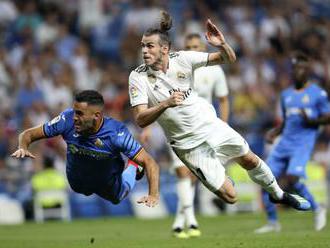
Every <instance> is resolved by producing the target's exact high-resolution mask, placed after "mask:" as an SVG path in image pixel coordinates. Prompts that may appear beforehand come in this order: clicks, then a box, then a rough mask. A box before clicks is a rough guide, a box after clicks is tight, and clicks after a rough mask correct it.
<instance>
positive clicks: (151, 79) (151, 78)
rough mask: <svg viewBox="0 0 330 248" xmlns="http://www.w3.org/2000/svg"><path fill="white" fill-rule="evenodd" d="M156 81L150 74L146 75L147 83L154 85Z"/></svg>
mask: <svg viewBox="0 0 330 248" xmlns="http://www.w3.org/2000/svg"><path fill="white" fill-rule="evenodd" d="M156 80H157V78H156V76H155V75H154V74H150V73H149V74H148V81H149V82H150V83H152V84H154V83H156Z"/></svg>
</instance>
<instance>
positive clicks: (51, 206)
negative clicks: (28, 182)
mask: <svg viewBox="0 0 330 248" xmlns="http://www.w3.org/2000/svg"><path fill="white" fill-rule="evenodd" d="M33 209H34V218H35V221H36V222H44V221H45V220H46V219H61V220H66V221H68V220H70V205H69V201H68V195H67V192H66V191H65V190H45V191H40V192H36V193H35V196H34V199H33Z"/></svg>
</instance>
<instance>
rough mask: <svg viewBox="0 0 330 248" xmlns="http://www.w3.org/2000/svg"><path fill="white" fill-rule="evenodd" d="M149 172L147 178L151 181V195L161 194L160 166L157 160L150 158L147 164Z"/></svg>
mask: <svg viewBox="0 0 330 248" xmlns="http://www.w3.org/2000/svg"><path fill="white" fill-rule="evenodd" d="M145 169H146V172H147V179H148V183H149V195H152V196H158V195H159V168H158V166H157V164H156V162H155V161H154V160H153V159H152V158H150V160H149V161H148V164H146V166H145Z"/></svg>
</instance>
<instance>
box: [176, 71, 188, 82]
mask: <svg viewBox="0 0 330 248" xmlns="http://www.w3.org/2000/svg"><path fill="white" fill-rule="evenodd" d="M176 76H177V78H178V79H180V80H183V79H186V74H184V73H183V72H181V71H178V72H177V73H176Z"/></svg>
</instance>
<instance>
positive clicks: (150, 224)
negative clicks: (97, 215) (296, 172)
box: [0, 211, 330, 248]
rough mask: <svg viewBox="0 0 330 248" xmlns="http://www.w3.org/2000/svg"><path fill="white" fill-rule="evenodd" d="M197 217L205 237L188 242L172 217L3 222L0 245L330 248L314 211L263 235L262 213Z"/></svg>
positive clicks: (286, 219)
mask: <svg viewBox="0 0 330 248" xmlns="http://www.w3.org/2000/svg"><path fill="white" fill-rule="evenodd" d="M328 217H329V216H328ZM198 219H199V221H200V226H201V230H202V232H203V235H202V237H201V238H198V239H188V240H178V239H175V238H173V237H171V234H170V228H171V225H172V221H173V218H166V219H158V220H139V219H135V218H106V219H97V220H95V219H93V220H92V219H84V220H74V221H73V222H71V223H63V222H47V223H45V224H34V223H26V224H24V225H19V226H0V248H30V247H31V248H39V247H40V248H53V247H54V248H84V247H93V248H100V247H102V248H103V247H104V248H106V247H114V248H116V247H121V248H126V247H143V248H145V247H146V248H149V247H150V248H158V247H161V248H162V247H164V248H165V247H178V248H179V247H180V248H194V247H201V248H204V247H221V248H227V247H231V248H232V247H238V248H240V247H251V248H252V247H253V248H254V247H264V248H268V247H281V248H282V247H292V248H293V247H299V248H302V247H306V248H307V247H308V248H313V247H315V248H316V247H317V248H319V247H321V248H322V247H329V248H330V228H328V227H327V228H326V229H325V230H323V231H321V232H315V231H314V230H313V215H312V213H298V212H294V211H285V212H280V219H281V223H282V227H283V229H282V232H281V233H272V234H264V235H256V234H254V233H253V230H254V229H255V228H257V227H260V226H261V225H262V224H264V223H265V217H264V215H262V214H238V215H234V216H228V215H221V216H218V217H214V218H206V217H199V218H198ZM328 219H329V218H328Z"/></svg>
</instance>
